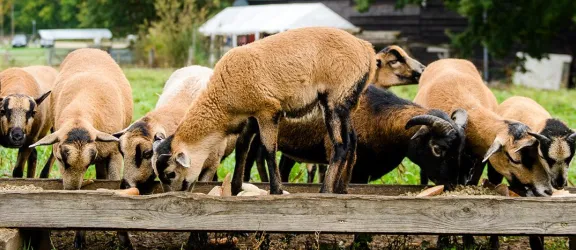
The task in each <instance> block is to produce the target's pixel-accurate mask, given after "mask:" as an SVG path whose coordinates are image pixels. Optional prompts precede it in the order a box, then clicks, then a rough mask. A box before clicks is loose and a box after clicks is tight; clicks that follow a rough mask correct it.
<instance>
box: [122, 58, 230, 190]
mask: <svg viewBox="0 0 576 250" xmlns="http://www.w3.org/2000/svg"><path fill="white" fill-rule="evenodd" d="M210 76H212V69H210V68H206V67H202V66H188V67H184V68H181V69H178V70H176V71H174V73H172V75H171V76H170V78H169V79H168V81H166V84H165V85H164V90H163V91H162V95H161V96H160V98H159V100H158V102H157V104H156V108H155V109H154V110H153V111H150V112H148V113H147V114H146V115H145V116H144V117H142V118H140V119H138V120H137V121H135V122H134V123H132V124H131V125H130V126H128V127H127V128H125V129H124V130H122V131H120V132H117V133H115V134H114V136H115V137H117V138H119V140H120V141H119V150H120V153H122V155H123V156H124V177H123V179H122V185H121V188H130V187H137V188H138V189H139V190H140V192H141V193H144V192H148V191H151V188H152V187H153V185H152V184H153V183H154V179H155V178H156V174H155V173H154V170H153V169H152V163H151V162H150V160H151V158H152V146H153V145H152V143H153V142H154V138H155V137H156V138H165V137H166V135H171V134H173V133H174V132H175V130H176V127H177V126H178V124H179V123H180V120H181V119H182V117H183V116H184V114H185V113H186V110H187V108H188V106H189V105H190V103H193V101H194V100H195V99H196V98H197V97H198V96H199V95H200V93H202V92H204V91H205V90H206V87H207V84H208V80H209V79H210ZM228 141H230V143H226V142H228ZM234 143H235V138H234V137H231V138H228V139H227V140H225V142H224V143H222V144H223V145H222V146H220V147H218V150H216V151H214V152H212V153H211V154H210V156H208V159H207V160H206V162H205V163H204V167H203V174H202V175H201V176H202V177H201V178H200V180H202V181H211V180H212V178H213V176H214V174H215V173H216V170H217V168H218V166H219V164H220V160H221V158H222V157H226V156H227V155H229V154H230V153H231V152H232V150H233V149H234V147H229V146H228V145H227V144H230V145H232V146H233V145H234Z"/></svg>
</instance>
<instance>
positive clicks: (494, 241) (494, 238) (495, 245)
mask: <svg viewBox="0 0 576 250" xmlns="http://www.w3.org/2000/svg"><path fill="white" fill-rule="evenodd" d="M490 249H492V250H498V249H500V241H499V240H498V235H491V236H490Z"/></svg>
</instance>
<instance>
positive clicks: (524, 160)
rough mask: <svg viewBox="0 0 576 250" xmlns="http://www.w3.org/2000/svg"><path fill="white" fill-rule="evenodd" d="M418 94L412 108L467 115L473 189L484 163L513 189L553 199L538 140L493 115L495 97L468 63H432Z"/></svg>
mask: <svg viewBox="0 0 576 250" xmlns="http://www.w3.org/2000/svg"><path fill="white" fill-rule="evenodd" d="M418 88H419V90H418V94H417V95H416V98H415V102H416V103H418V104H421V105H422V106H424V107H428V108H437V109H440V110H443V111H445V112H453V111H454V110H456V109H460V108H462V109H464V110H466V111H467V112H468V117H469V119H468V125H467V128H466V138H467V139H466V147H467V151H468V152H469V153H470V155H471V157H469V161H470V162H471V163H470V164H469V167H470V169H471V171H472V172H473V177H472V178H471V181H470V183H471V184H476V183H477V182H478V180H479V178H480V176H481V173H482V170H483V168H484V162H486V161H487V160H490V163H491V165H492V166H493V167H494V169H495V170H496V171H498V173H500V174H502V175H504V176H505V177H506V178H507V179H508V181H510V182H511V184H512V186H515V187H520V188H525V187H528V188H530V189H531V190H532V191H533V192H534V194H536V195H540V196H547V195H550V194H552V186H551V185H550V177H549V175H548V173H547V171H546V169H545V167H544V166H542V164H540V162H539V161H538V152H537V151H538V148H537V147H536V139H535V138H534V137H532V136H530V135H529V134H528V132H529V131H530V129H529V128H528V126H526V125H525V124H523V123H520V122H518V121H515V120H506V119H504V118H502V117H501V116H500V115H498V114H497V113H496V108H497V107H498V103H497V102H496V97H494V95H493V94H492V92H491V91H490V89H488V88H487V87H486V85H485V84H484V82H483V81H482V78H481V77H480V74H479V73H478V70H477V69H476V67H475V66H474V65H473V64H472V63H471V62H469V61H466V60H460V59H442V60H438V61H435V62H433V63H431V64H430V65H428V67H427V68H426V71H425V72H424V73H423V74H422V77H421V79H420V83H419V85H418Z"/></svg>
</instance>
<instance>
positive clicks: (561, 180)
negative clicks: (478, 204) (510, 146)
mask: <svg viewBox="0 0 576 250" xmlns="http://www.w3.org/2000/svg"><path fill="white" fill-rule="evenodd" d="M497 113H498V114H499V115H500V116H502V117H503V118H505V119H513V120H518V121H520V122H523V123H524V124H526V125H527V126H528V127H530V128H531V129H532V131H534V132H528V134H530V135H532V136H534V137H535V138H536V139H537V140H538V148H539V153H538V155H539V156H540V157H539V159H540V162H541V163H542V165H543V166H546V168H547V169H549V170H550V173H551V180H552V186H553V187H554V188H556V189H563V188H564V186H566V184H567V175H568V168H569V167H570V162H571V161H572V157H574V142H575V140H576V133H575V132H574V131H573V130H571V129H570V128H569V127H568V126H566V124H565V123H563V122H562V121H560V120H558V119H554V118H552V116H551V115H550V113H548V111H546V109H544V108H543V107H542V106H540V105H539V104H538V103H537V102H535V101H534V100H532V99H530V98H526V97H521V96H514V97H510V98H508V99H506V101H504V102H503V103H501V104H500V106H498V109H497ZM489 173H490V172H489ZM489 177H492V179H491V180H490V181H491V182H492V183H500V181H501V180H502V176H498V175H497V173H496V175H495V174H494V173H492V175H489Z"/></svg>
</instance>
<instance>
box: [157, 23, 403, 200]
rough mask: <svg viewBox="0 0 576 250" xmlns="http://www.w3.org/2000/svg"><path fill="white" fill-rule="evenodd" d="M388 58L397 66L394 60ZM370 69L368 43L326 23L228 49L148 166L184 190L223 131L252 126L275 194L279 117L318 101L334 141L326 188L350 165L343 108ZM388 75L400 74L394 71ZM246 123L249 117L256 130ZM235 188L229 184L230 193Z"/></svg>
mask: <svg viewBox="0 0 576 250" xmlns="http://www.w3.org/2000/svg"><path fill="white" fill-rule="evenodd" d="M390 64H391V65H393V66H399V61H395V62H390ZM381 66H382V65H381ZM376 69H377V58H376V56H375V52H374V49H373V48H372V45H371V44H370V43H368V42H366V41H363V40H360V39H358V38H356V37H354V36H352V35H351V34H349V33H347V32H345V31H342V30H338V29H333V28H320V27H314V28H300V29H293V30H289V31H286V32H282V33H279V34H276V35H272V36H269V37H266V38H264V39H262V40H258V41H256V42H254V43H251V44H248V45H245V46H241V47H237V48H234V49H232V50H230V51H228V52H227V53H226V54H225V55H224V56H223V57H222V58H221V59H220V61H219V62H218V63H217V64H216V66H215V68H214V75H213V76H212V77H211V78H210V83H209V84H208V89H207V90H206V92H204V93H203V94H202V95H200V97H198V99H197V100H196V102H195V103H194V105H193V106H191V107H190V109H189V110H188V112H187V114H186V116H185V118H184V120H183V121H182V123H181V124H180V126H179V127H178V128H177V130H176V132H175V134H174V135H172V136H170V137H168V138H166V139H164V140H162V141H161V142H158V144H157V145H158V147H157V149H158V150H154V156H153V165H154V167H155V168H156V171H157V172H158V173H159V178H160V180H161V181H162V182H163V183H167V184H169V185H170V186H171V188H172V189H175V190H188V189H189V188H190V187H191V184H192V183H193V182H194V181H196V179H197V178H198V175H199V174H200V170H201V166H202V164H203V163H204V161H205V160H206V158H207V156H208V154H209V152H211V150H212V149H213V148H214V146H215V145H218V144H219V143H220V142H222V140H223V139H224V138H225V137H226V136H227V135H229V134H238V133H241V132H242V135H245V136H243V137H245V138H248V137H252V136H253V135H254V134H255V133H259V135H260V140H261V142H262V145H263V146H264V148H265V150H266V160H267V163H268V167H269V172H270V173H271V174H270V189H271V194H281V193H282V189H281V185H280V177H279V172H278V168H277V165H276V161H275V153H276V141H277V134H278V124H279V121H280V120H281V119H282V118H284V117H303V116H305V115H306V114H309V113H310V112H311V111H312V110H314V109H315V107H316V106H317V105H318V104H320V105H321V106H322V109H323V111H324V117H325V118H326V119H325V120H326V126H327V127H328V128H329V129H328V130H329V135H330V137H331V142H332V145H333V147H334V150H333V151H332V152H333V155H332V156H331V160H330V165H331V168H329V171H328V173H327V175H326V180H325V182H324V185H323V188H322V190H321V191H322V192H333V191H334V183H335V181H336V179H337V178H338V175H337V174H338V172H339V169H342V168H343V166H345V164H347V163H348V165H350V164H349V163H350V162H351V161H350V158H352V157H350V156H349V155H353V154H349V153H348V152H349V151H352V148H351V147H350V145H353V144H352V143H351V142H352V141H354V138H353V137H354V135H353V131H352V129H351V128H350V125H349V120H350V119H349V113H350V110H352V109H354V108H355V107H356V106H357V101H358V96H359V95H360V93H361V92H362V91H364V89H365V87H366V83H368V82H370V83H372V82H374V83H375V84H379V83H380V82H381V79H378V74H376ZM395 79H396V80H397V82H399V83H402V82H405V81H406V80H405V79H404V78H403V77H400V76H398V75H396V76H395ZM382 80H389V79H382ZM247 123H252V124H256V123H257V126H256V128H257V129H258V131H254V126H245V125H246V124H247ZM244 128H248V130H247V131H242V130H245V129H244ZM248 135H249V136H248ZM238 140H239V143H245V141H246V140H245V139H244V138H239V139H238ZM247 141H248V143H249V141H250V140H247ZM352 152H353V151H352ZM239 179H242V175H240V176H239ZM239 189H240V187H236V188H234V190H235V191H236V193H237V192H238V191H239ZM234 190H233V192H234Z"/></svg>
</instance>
